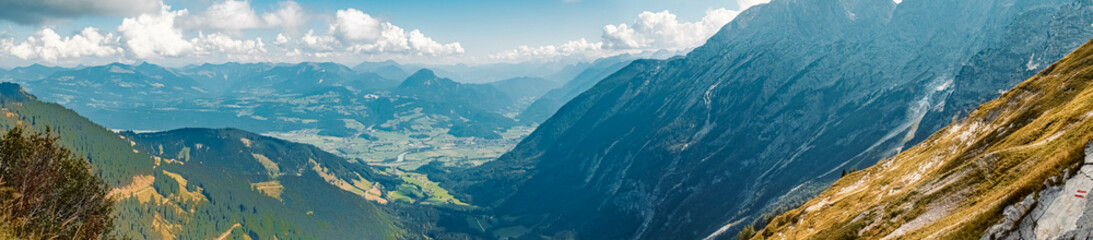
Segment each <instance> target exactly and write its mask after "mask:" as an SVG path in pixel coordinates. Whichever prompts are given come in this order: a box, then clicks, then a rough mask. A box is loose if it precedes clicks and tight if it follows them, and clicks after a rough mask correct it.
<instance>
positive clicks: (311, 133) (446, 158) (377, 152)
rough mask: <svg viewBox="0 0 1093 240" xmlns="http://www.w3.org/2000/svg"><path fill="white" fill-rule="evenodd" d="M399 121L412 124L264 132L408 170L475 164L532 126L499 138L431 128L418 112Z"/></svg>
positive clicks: (493, 156)
mask: <svg viewBox="0 0 1093 240" xmlns="http://www.w3.org/2000/svg"><path fill="white" fill-rule="evenodd" d="M400 120H402V121H405V122H410V123H412V124H413V126H414V127H413V128H412V129H409V130H404V131H400V132H389V131H380V130H373V129H370V128H367V127H365V126H363V125H361V124H360V123H358V122H356V121H347V124H346V126H347V127H349V128H352V129H356V130H358V131H359V133H358V135H356V136H351V137H334V136H325V135H321V134H320V133H319V132H320V131H319V130H318V129H306V130H298V131H291V132H270V133H266V134H265V135H267V136H271V137H276V138H281V139H285V140H289V141H294V142H300V143H307V144H312V145H315V146H317V147H319V148H321V149H323V150H326V151H329V152H332V153H335V154H338V155H340V156H343V157H345V158H347V159H351V160H354V161H363V162H365V163H368V164H371V165H378V166H389V167H398V168H399V169H402V170H408V171H409V170H414V169H417V168H418V167H420V166H422V165H425V164H428V163H429V162H432V161H440V162H443V163H444V164H445V165H447V166H459V167H471V166H477V165H480V164H482V163H484V162H487V161H491V160H493V159H496V158H497V157H499V156H501V154H504V153H505V152H507V151H509V150H511V149H512V148H513V147H515V146H516V144H517V143H519V142H520V140H521V139H523V138H524V137H525V136H527V135H528V134H530V133H531V131H532V130H534V128H533V127H514V128H512V129H509V130H508V131H505V132H502V133H500V134H501V136H503V138H501V139H482V138H473V137H471V138H459V137H455V136H452V135H450V134H447V132H448V129H447V128H434V127H431V124H430V121H429V119H428V117H424V116H420V115H418V116H417V118H411V117H400ZM385 124H386V123H385ZM394 124H397V123H394ZM400 155H401V156H402V157H400Z"/></svg>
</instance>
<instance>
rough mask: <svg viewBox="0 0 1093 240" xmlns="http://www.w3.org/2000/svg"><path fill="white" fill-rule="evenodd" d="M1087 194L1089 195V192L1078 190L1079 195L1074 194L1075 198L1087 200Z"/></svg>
mask: <svg viewBox="0 0 1093 240" xmlns="http://www.w3.org/2000/svg"><path fill="white" fill-rule="evenodd" d="M1086 193H1089V192H1086V191H1085V190H1078V193H1077V194H1074V197H1077V198H1085V195H1086Z"/></svg>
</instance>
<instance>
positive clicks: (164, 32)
mask: <svg viewBox="0 0 1093 240" xmlns="http://www.w3.org/2000/svg"><path fill="white" fill-rule="evenodd" d="M0 1H4V0H0ZM47 1H49V0H47ZM276 8H277V9H278V10H276V11H272V12H265V13H259V12H256V11H255V10H254V9H253V8H252V7H251V4H250V2H249V1H248V0H223V1H220V2H217V3H215V4H213V5H212V6H210V7H209V8H208V9H205V11H203V12H200V13H198V14H194V15H191V13H190V12H189V11H188V10H187V9H180V10H172V8H171V6H168V5H159V9H158V11H154V12H147V13H141V14H138V15H136V16H131V17H126V18H124V19H122V21H121V24H120V25H119V26H118V27H117V29H116V31H114V32H108V31H100V30H98V29H95V28H88V29H84V30H83V31H82V32H79V33H77V34H75V35H72V36H68V37H64V36H61V35H59V34H57V33H56V32H55V31H54V30H53V29H52V28H44V29H42V30H41V31H40V32H38V33H37V34H35V35H33V36H29V37H25V38H26V39H25V40H21V39H16V38H14V37H7V36H2V35H0V55H8V56H13V57H16V58H19V59H24V60H41V61H47V62H55V61H58V60H61V59H65V58H76V59H78V58H80V57H85V56H97V57H106V56H114V57H117V60H119V61H125V60H160V61H174V62H186V61H215V60H229V61H285V60H287V59H294V60H301V59H302V60H316V59H321V60H324V61H330V60H332V59H355V58H357V59H359V58H365V57H367V58H376V57H392V58H393V57H409V56H451V55H456V54H462V53H464V49H463V47H462V46H461V44H460V43H458V42H451V43H442V42H438V41H437V40H434V39H433V38H431V37H429V36H427V35H425V34H424V33H422V32H421V31H420V30H416V29H414V30H408V29H403V28H402V27H399V26H397V25H395V24H393V23H391V22H388V21H385V20H382V19H378V18H375V17H372V16H371V15H369V14H366V13H364V12H362V11H359V10H356V9H345V10H340V11H337V12H336V13H335V14H334V16H333V17H332V18H330V22H329V25H327V26H325V27H323V28H324V29H320V30H316V29H310V30H307V32H306V34H302V35H301V34H298V33H293V31H298V30H299V28H300V27H302V26H304V25H305V24H306V22H307V20H306V19H307V16H306V14H304V11H303V9H302V8H301V7H300V5H299V4H297V3H296V2H293V1H284V2H281V3H279V4H278V5H277V7H276ZM256 28H264V29H269V28H283V29H284V31H280V32H275V34H276V37H269V39H272V40H273V41H272V43H273V44H270V45H266V44H267V43H268V42H265V41H263V39H262V38H261V37H256V36H255V35H249V37H244V36H248V35H246V34H245V33H244V31H246V30H248V29H256ZM263 36H264V35H263ZM17 40H18V41H17ZM362 53H363V54H362ZM328 58H329V59H328Z"/></svg>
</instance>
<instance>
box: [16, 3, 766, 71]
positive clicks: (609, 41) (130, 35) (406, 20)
mask: <svg viewBox="0 0 1093 240" xmlns="http://www.w3.org/2000/svg"><path fill="white" fill-rule="evenodd" d="M767 1H769V0H660V1H654V0H525V1H513V0H475V1H452V0H402V1H391V0H356V1H350V0H332V1H306V0H295V1H292V0H196V1H178V0H36V1H26V0H0V67H4V68H11V67H16V66H25V65H29V64H33V63H40V64H44V65H60V66H75V65H80V64H82V65H98V64H105V63H111V62H123V63H138V62H151V63H155V64H162V65H168V66H182V65H187V64H200V63H222V62H229V61H231V62H301V61H333V62H339V63H344V64H349V65H353V64H356V63H359V62H362V61H384V60H395V61H399V62H402V63H420V64H457V63H463V64H471V65H474V64H489V63H515V62H555V61H590V60H594V59H597V58H601V57H607V56H612V55H617V54H623V53H638V52H646V51H656V50H685V49H690V48H694V47H697V46H699V45H701V44H702V43H704V42H705V40H706V39H707V38H709V37H710V36H712V35H713V34H715V33H716V32H717V30H719V29H720V28H721V26H723V25H724V24H725V23H728V22H729V21H731V20H732V19H733V18H734V17H735V16H736V15H737V14H738V13H739V11H741V10H743V9H746V8H747V7H750V6H754V5H757V4H762V3H765V2H767Z"/></svg>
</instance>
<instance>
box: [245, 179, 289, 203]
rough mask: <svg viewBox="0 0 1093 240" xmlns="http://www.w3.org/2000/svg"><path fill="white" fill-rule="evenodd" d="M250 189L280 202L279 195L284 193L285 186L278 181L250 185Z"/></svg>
mask: <svg viewBox="0 0 1093 240" xmlns="http://www.w3.org/2000/svg"><path fill="white" fill-rule="evenodd" d="M250 188H251V190H256V191H258V192H260V193H262V194H265V195H266V196H269V197H272V198H275V199H277V200H281V193H283V192H284V191H285V186H284V185H281V182H280V181H268V182H260V183H251V184H250Z"/></svg>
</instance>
